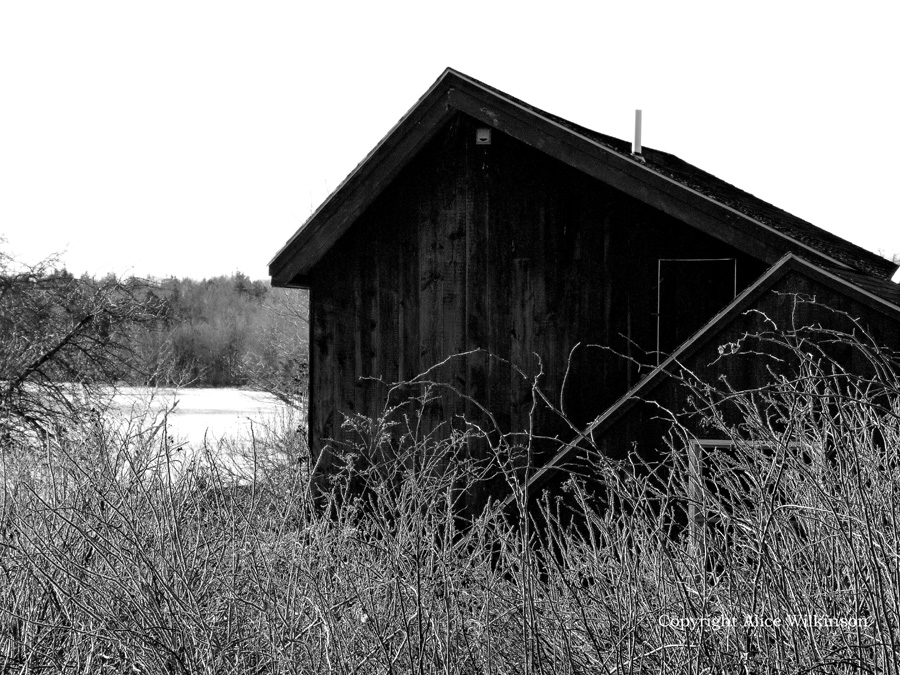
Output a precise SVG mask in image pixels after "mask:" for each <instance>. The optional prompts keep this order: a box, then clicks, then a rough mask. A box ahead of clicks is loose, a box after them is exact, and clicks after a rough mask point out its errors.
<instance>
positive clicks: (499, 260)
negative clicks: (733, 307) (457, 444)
mask: <svg viewBox="0 0 900 675" xmlns="http://www.w3.org/2000/svg"><path fill="white" fill-rule="evenodd" d="M477 126H479V125H478V124H477V123H476V122H475V121H474V120H472V119H470V118H468V117H466V116H464V115H461V114H460V115H458V116H456V117H455V118H454V119H453V120H452V121H451V122H450V123H449V124H448V125H447V126H446V127H444V128H443V129H442V130H440V131H439V132H438V133H437V134H436V136H435V137H434V138H433V139H432V141H431V142H430V143H429V144H428V145H427V146H426V147H425V148H424V150H423V151H422V152H420V153H419V155H418V156H417V157H416V158H415V159H414V160H413V161H412V162H411V163H410V164H409V165H408V166H407V167H406V168H405V169H404V170H403V171H402V172H401V173H400V175H399V176H398V177H397V178H396V179H395V180H394V181H393V182H392V184H391V185H390V186H388V188H387V189H386V190H385V191H384V192H383V193H382V194H381V195H380V196H379V197H378V199H377V200H376V201H375V202H374V203H373V205H372V206H371V207H370V208H369V209H368V210H367V211H366V212H365V213H364V214H363V215H362V217H360V218H359V219H358V221H357V222H356V223H355V224H354V225H353V226H352V228H351V229H350V230H349V232H348V233H347V234H346V235H344V237H343V238H342V239H341V240H340V241H339V242H338V243H337V244H336V245H335V246H334V247H333V248H332V249H331V250H329V252H328V253H327V254H326V255H325V257H324V258H323V259H322V260H321V261H320V262H319V263H318V264H317V265H316V267H315V268H314V269H313V270H312V273H311V274H310V286H311V305H312V340H311V359H312V396H311V409H310V434H311V442H312V447H313V451H314V453H315V454H316V455H318V454H319V453H320V452H321V451H322V449H323V448H326V447H327V445H328V444H329V443H330V442H331V441H330V439H335V440H338V441H341V440H351V439H348V438H347V437H346V435H345V434H344V433H343V432H342V431H341V420H342V419H343V416H344V415H347V414H353V413H361V414H363V415H366V416H375V415H378V414H379V412H380V411H381V410H382V408H383V406H384V403H385V401H384V396H385V392H386V388H385V386H383V385H381V384H378V383H377V382H375V381H374V380H371V379H366V378H381V379H382V380H383V381H385V382H394V381H398V380H408V379H410V378H412V377H414V376H416V375H417V374H419V373H422V372H423V371H425V370H426V369H428V368H431V367H432V366H434V365H435V364H437V363H439V362H441V361H442V360H444V359H447V358H448V357H450V356H452V355H454V354H458V353H462V352H466V351H470V350H475V349H480V350H483V351H482V352H479V353H477V354H473V355H470V356H468V357H465V358H458V359H451V360H450V361H448V363H447V364H446V365H444V366H443V367H441V368H440V369H437V370H436V371H435V372H434V373H433V374H432V379H435V380H439V381H441V382H445V383H447V384H449V385H451V386H452V387H454V388H456V389H457V390H459V391H464V392H466V393H467V394H469V395H470V396H472V397H473V398H474V399H475V400H476V401H478V402H479V403H481V404H483V405H484V406H485V407H486V408H488V409H489V410H491V411H492V412H493V413H494V415H495V416H496V419H497V420H498V422H499V423H500V425H501V426H502V427H503V428H504V430H515V429H523V428H525V427H526V426H527V423H528V411H529V408H530V404H531V390H530V383H529V379H528V378H530V377H533V376H534V375H535V374H537V372H538V370H539V368H541V367H542V369H543V376H542V378H541V380H540V386H541V387H542V389H543V390H544V391H546V392H547V393H548V395H549V397H550V399H551V400H553V401H559V400H560V392H559V390H560V387H561V385H562V382H563V378H564V376H565V375H566V370H567V368H568V369H569V373H568V378H567V381H566V391H565V394H564V396H563V397H562V402H563V405H564V407H565V409H566V412H567V414H568V415H569V417H570V419H571V420H572V421H573V422H574V423H575V424H583V423H585V422H587V421H588V420H590V419H592V418H593V417H594V416H596V415H597V414H598V413H600V412H601V411H602V410H604V409H605V408H606V407H608V406H609V405H610V404H611V403H613V402H614V401H615V400H616V399H617V398H618V397H619V396H621V395H622V394H623V393H624V392H625V391H627V389H628V388H629V387H630V386H631V385H633V384H634V383H635V382H636V380H637V377H638V372H637V369H636V367H635V366H634V365H629V362H628V360H627V359H626V358H622V357H621V356H617V355H615V354H613V353H612V352H610V351H606V350H604V349H601V348H600V347H597V346H592V345H601V346H604V347H611V348H612V349H614V350H616V351H617V352H620V353H621V354H624V355H626V356H628V357H631V358H635V359H637V360H639V361H642V362H647V363H655V361H656V359H655V356H654V355H653V354H645V353H643V352H642V351H640V350H639V349H638V348H637V347H640V348H642V349H644V350H647V351H651V350H653V349H654V348H655V344H656V330H657V324H656V303H657V288H656V280H657V261H658V260H659V259H660V258H686V257H691V258H735V259H737V261H738V262H737V271H738V286H739V287H740V288H744V287H746V286H747V285H748V284H749V283H750V282H751V281H752V280H754V279H756V278H757V277H758V276H759V275H760V274H761V273H762V271H763V269H764V265H763V264H762V263H760V262H758V261H756V260H754V259H752V258H749V257H748V256H746V255H744V254H742V253H740V252H738V251H737V250H736V249H734V248H732V247H730V246H728V245H726V244H723V243H722V242H719V241H718V240H716V239H713V238H711V237H709V236H707V235H705V234H702V233H700V232H699V231H697V230H695V229H694V228H692V227H690V226H687V225H685V224H683V223H681V222H680V221H677V220H675V219H673V218H671V217H669V216H667V215H665V214H663V213H661V212H659V211H657V210H655V209H652V208H650V207H647V206H645V205H643V204H642V203H640V202H638V201H636V200H635V199H633V198H630V197H628V196H626V195H624V194H623V193H621V192H619V191H617V190H615V189H613V188H610V187H609V186H607V185H605V184H603V183H600V182H598V181H596V180H595V179H592V178H590V177H588V176H586V175H585V174H582V173H580V172H579V171H577V170H575V169H572V168H570V167H568V166H566V165H564V164H562V163H561V162H558V161H556V160H553V159H551V158H548V157H547V156H546V155H544V154H543V153H541V152H540V151H539V149H536V148H532V147H529V146H527V145H525V144H523V143H520V142H518V141H515V140H513V139H511V138H510V137H508V136H504V135H503V134H501V133H499V132H497V131H496V130H495V131H494V134H493V139H492V143H491V145H487V146H479V145H475V129H476V127H477ZM702 301H703V298H698V303H701V304H702ZM716 309H719V307H716V308H714V309H708V313H709V314H710V315H712V313H714V311H715V310H716ZM688 314H689V313H688V312H685V316H687V315H688ZM692 320H696V319H692ZM694 328H695V327H691V329H690V330H691V331H693V329H694ZM578 344H580V345H581V347H580V348H578V349H576V350H574V352H573V348H575V346H576V345H578ZM636 346H637V347H636ZM520 371H521V372H522V373H524V374H525V376H526V377H523V376H522V375H521V374H520ZM462 415H475V410H474V407H473V405H472V404H471V403H470V402H467V401H466V400H464V399H461V398H460V397H457V396H453V395H450V394H449V393H448V394H446V395H444V396H442V397H441V398H440V399H439V400H438V401H436V402H435V403H434V404H433V405H431V406H430V408H429V409H428V411H427V415H426V419H425V425H426V427H434V426H436V425H438V424H441V423H446V424H454V423H459V422H458V416H462ZM537 422H538V424H539V426H540V430H541V431H543V432H545V433H550V434H557V433H558V434H561V435H562V434H564V433H565V432H566V431H565V430H566V426H565V425H564V424H562V423H561V422H559V420H557V419H555V418H554V417H553V416H552V415H550V414H548V413H545V412H542V413H540V414H539V415H538V417H537ZM329 461H330V454H329V452H325V453H324V455H323V456H322V457H321V458H320V461H319V468H320V469H326V468H327V466H328V463H329Z"/></svg>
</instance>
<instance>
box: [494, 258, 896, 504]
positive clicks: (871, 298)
mask: <svg viewBox="0 0 900 675" xmlns="http://www.w3.org/2000/svg"><path fill="white" fill-rule="evenodd" d="M790 272H800V273H801V274H803V275H804V276H806V277H809V278H811V279H813V280H815V281H817V282H819V283H821V284H823V285H824V286H826V287H829V288H831V289H833V290H835V291H837V292H839V293H842V294H845V295H847V296H849V297H851V298H853V299H855V300H857V301H859V302H861V303H863V304H865V305H867V306H869V307H871V308H872V309H873V310H875V311H878V312H880V313H883V314H886V315H888V316H890V317H893V318H894V319H896V320H898V321H900V291H898V292H896V293H895V294H894V295H893V297H892V298H886V297H883V294H880V293H873V292H871V291H869V290H868V289H866V288H862V287H861V286H859V285H858V284H854V283H853V282H852V281H848V280H846V279H844V278H842V276H841V275H838V274H835V273H834V272H832V271H831V270H829V269H826V268H824V267H821V266H818V265H814V264H812V263H810V262H808V261H807V260H804V259H803V258H800V257H797V256H795V255H792V254H790V253H789V254H787V255H786V256H784V257H783V258H782V259H781V260H779V261H778V262H777V263H776V264H774V265H773V266H772V267H770V268H769V269H768V270H767V271H766V272H765V273H764V274H763V275H762V276H761V277H760V278H759V279H757V280H756V281H755V282H754V283H753V284H752V285H750V286H749V287H748V288H746V289H745V290H744V291H743V292H742V293H740V294H739V295H738V296H737V297H736V298H735V299H734V300H733V301H732V302H731V303H730V304H729V305H728V306H727V307H725V308H724V309H723V310H722V311H720V312H719V313H718V314H717V315H716V316H714V317H713V318H712V319H710V320H709V321H708V322H707V323H706V325H705V326H703V327H702V328H701V329H700V330H698V331H697V332H696V333H695V334H694V335H693V336H691V337H690V338H689V339H688V340H687V341H685V342H684V343H683V344H682V345H681V346H680V347H678V349H676V350H675V351H674V352H672V354H670V355H669V356H668V357H667V358H666V359H665V360H664V361H663V362H662V363H661V364H659V365H658V366H656V367H655V368H654V369H653V370H651V371H650V372H649V373H648V374H647V375H646V376H645V377H643V378H642V379H641V380H640V381H638V383H637V384H635V385H634V387H632V388H631V389H630V390H629V391H628V392H627V393H626V394H624V395H623V396H622V397H621V398H620V399H619V400H618V401H616V402H615V403H614V404H613V405H611V406H610V407H609V408H607V409H606V410H605V411H604V412H603V413H602V414H601V415H600V416H599V417H597V418H596V419H595V420H594V421H593V422H591V423H590V424H588V425H587V427H585V429H584V430H583V431H582V432H581V433H579V434H578V435H577V436H576V437H575V439H573V440H572V441H570V442H569V443H567V444H566V445H565V446H563V448H562V449H561V450H560V451H559V452H557V454H556V455H555V456H554V457H553V458H552V459H551V460H550V461H549V462H547V463H546V464H545V465H544V466H542V467H541V468H540V469H538V470H537V471H535V473H534V474H533V475H532V476H531V478H530V479H529V481H528V489H529V490H533V489H536V488H540V487H542V486H543V485H544V484H545V483H546V482H547V481H548V480H549V479H550V478H552V477H553V476H554V475H555V474H557V473H558V472H559V470H560V469H561V468H563V467H564V465H565V462H566V461H567V460H569V459H570V457H571V456H572V455H573V453H576V452H577V451H578V448H579V444H580V443H581V442H582V441H583V440H585V439H587V438H588V437H589V436H591V437H593V436H594V435H598V436H602V435H603V433H604V432H605V431H606V430H607V429H609V428H610V427H612V426H613V424H615V423H616V422H617V421H618V420H620V419H621V418H622V417H623V416H624V415H625V414H627V412H628V411H629V410H630V409H631V408H633V407H634V406H635V405H637V404H638V403H640V402H641V401H642V400H646V398H647V397H648V396H649V395H650V393H651V392H652V391H653V390H654V389H655V388H656V387H657V386H658V385H660V384H662V383H663V382H665V381H667V380H668V379H669V378H670V377H671V375H672V374H673V371H674V369H676V368H679V367H680V364H682V363H684V362H685V361H686V360H687V359H689V358H690V357H691V356H693V355H694V354H696V353H697V352H698V351H700V350H701V349H702V348H703V347H704V346H706V345H708V344H709V341H710V340H711V339H713V338H714V337H715V335H717V334H718V332H719V330H720V329H722V328H724V327H725V326H726V325H728V324H729V323H730V322H731V321H733V320H734V319H735V318H736V317H738V316H739V315H740V314H742V313H743V312H745V311H746V310H747V309H749V308H750V307H751V306H752V305H753V303H754V302H755V301H756V300H758V299H759V298H760V297H761V296H762V295H763V294H764V293H767V292H768V291H770V290H771V289H772V288H773V287H774V286H775V284H776V283H777V282H778V281H779V280H780V279H782V278H784V277H785V275H787V274H788V273H790ZM882 283H883V284H885V287H886V288H891V287H893V286H896V285H895V284H892V283H891V282H888V281H884V282H882ZM892 290H893V289H892ZM512 501H513V497H508V498H507V499H506V500H505V502H504V507H506V506H509V505H510V504H511V503H512Z"/></svg>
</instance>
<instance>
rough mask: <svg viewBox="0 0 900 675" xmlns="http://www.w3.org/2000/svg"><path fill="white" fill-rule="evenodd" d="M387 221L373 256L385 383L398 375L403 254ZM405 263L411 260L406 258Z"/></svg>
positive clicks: (381, 371)
mask: <svg viewBox="0 0 900 675" xmlns="http://www.w3.org/2000/svg"><path fill="white" fill-rule="evenodd" d="M389 224H390V221H389V220H388V219H385V222H384V223H383V224H382V228H383V230H384V235H383V236H382V237H381V238H380V239H379V250H378V255H377V257H376V266H377V269H376V272H377V312H378V335H377V343H376V345H375V349H376V370H377V374H378V377H380V378H382V379H383V380H384V381H385V382H386V383H393V382H396V381H397V380H398V379H399V378H400V358H401V351H400V334H401V326H400V298H401V288H400V286H401V283H400V277H401V271H400V265H399V264H398V261H399V260H400V259H401V256H402V249H401V245H400V238H399V237H398V236H396V234H394V233H392V232H390V230H389ZM405 264H407V265H410V264H411V261H406V263H405Z"/></svg>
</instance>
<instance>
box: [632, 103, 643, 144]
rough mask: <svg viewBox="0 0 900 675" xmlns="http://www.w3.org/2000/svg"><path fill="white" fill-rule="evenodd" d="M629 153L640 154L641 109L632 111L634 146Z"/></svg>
mask: <svg viewBox="0 0 900 675" xmlns="http://www.w3.org/2000/svg"><path fill="white" fill-rule="evenodd" d="M631 154H633V155H640V154H641V111H640V110H635V111H634V147H633V148H632V150H631Z"/></svg>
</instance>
